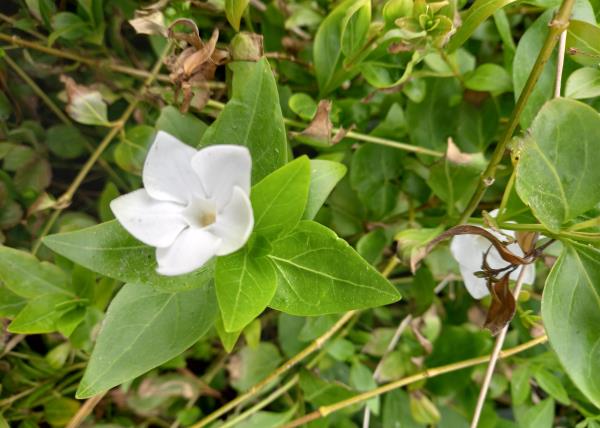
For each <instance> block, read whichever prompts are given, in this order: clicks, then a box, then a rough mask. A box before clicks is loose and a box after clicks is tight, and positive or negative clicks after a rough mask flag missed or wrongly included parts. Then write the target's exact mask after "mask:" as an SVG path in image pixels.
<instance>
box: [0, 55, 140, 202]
mask: <svg viewBox="0 0 600 428" xmlns="http://www.w3.org/2000/svg"><path fill="white" fill-rule="evenodd" d="M2 59H3V60H4V61H6V63H7V64H8V65H9V67H10V68H12V69H13V71H14V72H15V73H17V75H18V76H19V77H20V78H21V79H23V81H24V82H25V83H27V85H29V87H30V88H31V90H32V91H33V92H34V93H35V94H36V95H37V96H38V97H39V98H40V99H41V100H42V101H43V102H44V104H46V106H47V107H48V108H49V109H50V110H52V112H53V113H54V114H55V115H56V117H58V118H59V119H60V121H61V122H62V123H64V124H65V125H68V126H73V122H71V120H70V119H69V117H68V116H67V115H66V114H65V113H64V112H63V111H62V110H61V109H60V108H59V107H58V106H57V105H56V103H54V101H52V100H51V99H50V97H49V96H48V95H46V93H45V92H44V91H43V90H42V88H40V87H39V86H38V85H37V83H35V81H34V80H33V79H32V78H31V77H29V75H28V74H27V73H25V71H24V70H23V69H22V68H21V67H19V65H18V64H17V63H16V62H14V61H13V60H12V58H11V57H10V56H9V55H5V56H4V57H3V58H2ZM83 143H84V145H85V147H86V149H88V150H89V151H90V153H91V152H93V151H94V148H93V147H92V146H91V145H90V144H89V143H88V142H87V140H83ZM98 163H99V164H100V166H101V167H102V168H104V170H105V171H106V172H107V173H108V175H109V176H110V177H111V178H112V179H113V181H114V182H115V183H116V184H118V185H119V187H120V188H121V189H123V190H129V186H127V184H126V183H125V182H124V181H123V179H122V178H121V177H119V175H118V174H117V173H116V172H115V171H114V170H113V169H112V167H111V166H110V165H109V164H108V162H106V161H105V160H104V159H100V161H99V162H98Z"/></svg>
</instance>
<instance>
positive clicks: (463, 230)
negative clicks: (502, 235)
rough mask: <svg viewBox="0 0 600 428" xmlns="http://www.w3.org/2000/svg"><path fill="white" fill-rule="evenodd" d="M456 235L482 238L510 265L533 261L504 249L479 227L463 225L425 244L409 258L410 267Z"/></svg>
mask: <svg viewBox="0 0 600 428" xmlns="http://www.w3.org/2000/svg"><path fill="white" fill-rule="evenodd" d="M456 235H479V236H483V237H484V238H486V239H487V240H488V241H490V244H492V245H493V246H494V248H495V249H496V250H497V251H498V253H499V254H500V257H502V259H503V260H504V261H506V262H508V263H510V264H511V265H526V264H530V263H532V262H533V261H534V258H532V257H519V256H517V255H515V254H513V253H512V252H511V251H510V250H508V249H507V248H506V246H505V243H504V242H502V241H501V240H499V239H498V238H496V237H495V236H494V235H493V234H492V233H491V232H489V231H487V230H486V229H484V228H482V227H479V226H472V225H469V224H464V225H460V226H454V227H452V228H450V229H448V230H446V231H445V232H443V233H441V234H440V235H438V236H437V237H436V238H434V239H433V240H431V241H430V242H429V244H427V247H426V248H425V249H424V250H421V251H419V253H418V254H416V255H415V256H414V258H413V257H411V266H414V267H416V266H417V264H418V263H419V262H420V261H421V260H423V259H424V258H425V257H426V256H427V255H428V254H429V253H430V252H431V250H433V248H434V247H435V246H436V245H437V244H439V243H440V242H441V241H443V240H445V239H447V238H451V237H453V236H456Z"/></svg>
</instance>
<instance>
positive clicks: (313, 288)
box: [269, 220, 400, 316]
mask: <svg viewBox="0 0 600 428" xmlns="http://www.w3.org/2000/svg"><path fill="white" fill-rule="evenodd" d="M272 245H273V249H272V251H271V253H270V254H269V257H270V258H271V260H273V262H274V263H275V266H276V269H277V277H278V278H277V281H278V286H277V292H276V293H275V297H274V298H273V301H272V302H271V304H270V306H271V307H272V308H275V309H277V310H280V311H282V312H286V313H289V314H292V315H303V316H311V315H324V314H332V313H339V312H345V311H349V310H352V309H363V308H369V307H375V306H381V305H386V304H389V303H393V302H395V301H397V300H399V299H400V294H399V293H398V291H397V290H396V289H395V288H394V286H392V285H391V284H390V283H389V282H388V281H387V280H386V279H385V278H384V277H382V276H381V274H379V272H377V271H376V270H375V269H374V268H373V267H372V266H371V265H369V264H368V263H367V262H366V261H365V260H363V259H362V258H361V257H360V256H359V255H358V254H357V253H356V251H354V249H352V247H350V246H349V245H348V243H347V242H346V241H344V240H342V239H340V238H338V237H337V236H336V235H335V233H334V232H333V231H331V230H330V229H328V228H326V227H325V226H322V225H320V224H319V223H315V222H312V221H307V220H304V221H301V222H300V223H299V224H298V226H297V227H296V229H294V230H293V231H292V232H290V233H289V234H288V235H286V236H284V237H282V238H280V239H279V240H277V241H275V242H273V243H272Z"/></svg>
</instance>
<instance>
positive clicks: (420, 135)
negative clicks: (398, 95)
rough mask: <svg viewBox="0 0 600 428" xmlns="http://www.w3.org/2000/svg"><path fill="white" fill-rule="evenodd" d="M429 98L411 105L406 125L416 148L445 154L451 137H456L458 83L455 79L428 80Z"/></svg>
mask: <svg viewBox="0 0 600 428" xmlns="http://www.w3.org/2000/svg"><path fill="white" fill-rule="evenodd" d="M425 81H426V82H427V94H426V96H425V99H423V100H422V101H421V102H419V103H415V102H413V101H409V102H408V105H407V108H406V122H407V123H410V126H409V127H408V132H409V134H410V139H411V141H412V143H413V144H415V145H417V146H421V147H427V148H429V149H433V150H439V151H444V150H445V149H446V144H447V140H448V137H449V136H451V135H453V134H454V131H455V129H456V124H457V116H458V115H457V111H456V110H457V108H456V106H454V105H452V104H451V103H452V101H453V100H456V98H457V96H460V94H461V90H460V86H459V84H458V81H457V80H456V79H453V78H447V79H444V78H440V79H432V78H428V79H425Z"/></svg>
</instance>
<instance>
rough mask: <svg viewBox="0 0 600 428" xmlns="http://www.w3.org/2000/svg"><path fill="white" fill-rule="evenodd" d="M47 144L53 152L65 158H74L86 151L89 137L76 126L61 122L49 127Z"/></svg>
mask: <svg viewBox="0 0 600 428" xmlns="http://www.w3.org/2000/svg"><path fill="white" fill-rule="evenodd" d="M46 144H47V145H48V148H49V149H50V151H51V152H52V153H53V154H55V155H57V156H59V157H61V158H63V159H74V158H77V157H79V156H81V155H82V154H83V153H84V152H85V146H86V144H87V139H86V138H85V137H84V136H83V134H82V133H81V132H80V131H79V129H77V128H76V127H74V126H71V125H64V124H59V125H55V126H52V127H50V128H49V129H48V131H47V133H46Z"/></svg>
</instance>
